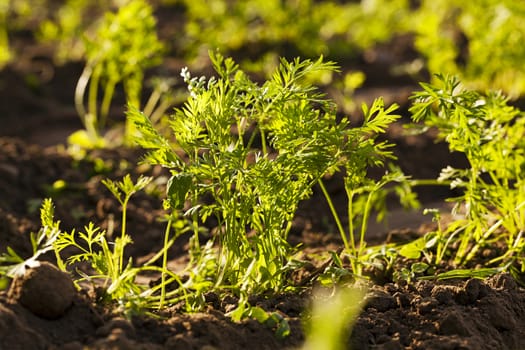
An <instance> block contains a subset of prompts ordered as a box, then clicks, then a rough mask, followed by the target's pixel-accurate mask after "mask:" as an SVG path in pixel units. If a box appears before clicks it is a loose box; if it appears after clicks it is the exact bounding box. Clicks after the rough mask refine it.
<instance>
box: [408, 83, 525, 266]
mask: <svg viewBox="0 0 525 350" xmlns="http://www.w3.org/2000/svg"><path fill="white" fill-rule="evenodd" d="M437 79H438V81H439V84H435V85H430V84H421V85H422V87H423V89H424V90H423V91H421V92H417V93H415V94H414V95H413V100H414V103H413V106H412V107H411V112H412V115H413V120H414V121H416V122H419V121H423V122H424V123H425V126H426V127H435V128H437V129H438V131H439V138H440V139H441V140H445V141H446V142H447V143H448V146H449V149H450V150H451V151H453V152H461V153H463V154H464V155H465V157H466V159H467V160H468V162H469V167H468V168H467V169H455V168H452V167H447V168H445V169H443V171H442V173H441V176H440V180H446V181H450V186H451V187H452V188H456V189H459V190H461V191H462V194H461V195H460V196H459V197H457V198H454V199H453V200H454V201H456V207H455V209H454V212H455V213H456V214H462V215H463V217H464V219H462V220H461V221H460V223H461V224H459V225H452V226H451V228H449V229H448V230H447V231H446V237H443V235H442V234H441V233H440V235H439V236H441V238H440V241H441V243H442V244H443V243H444V242H446V245H447V246H448V245H450V243H449V242H450V240H452V241H453V242H456V243H457V245H458V248H457V251H456V253H455V257H454V262H455V264H456V265H457V266H464V265H466V264H468V263H469V261H471V260H473V259H474V257H476V256H478V255H479V254H480V252H481V250H482V249H483V248H484V247H488V246H490V245H492V244H495V243H504V244H505V245H506V249H507V251H506V252H505V253H504V254H503V255H502V256H500V257H497V258H495V259H493V260H491V261H489V265H497V266H506V267H509V266H511V265H516V266H517V268H518V270H519V271H521V272H523V271H525V264H524V261H523V256H522V253H523V246H524V238H523V236H522V234H523V230H524V229H525V177H524V175H523V174H524V172H523V170H524V169H525V152H524V150H525V139H524V138H523V135H524V134H525V118H524V115H523V112H521V111H520V110H518V109H517V108H515V107H512V106H509V105H508V103H507V99H506V98H505V97H504V96H503V95H501V94H500V93H494V92H490V93H488V94H486V95H483V94H481V93H478V92H476V91H470V90H465V89H464V88H462V87H461V85H460V83H459V81H458V80H457V79H456V78H454V77H448V76H442V75H438V76H437ZM449 237H450V238H449ZM452 237H453V238H452ZM438 238H439V237H438ZM440 256H442V253H440Z"/></svg>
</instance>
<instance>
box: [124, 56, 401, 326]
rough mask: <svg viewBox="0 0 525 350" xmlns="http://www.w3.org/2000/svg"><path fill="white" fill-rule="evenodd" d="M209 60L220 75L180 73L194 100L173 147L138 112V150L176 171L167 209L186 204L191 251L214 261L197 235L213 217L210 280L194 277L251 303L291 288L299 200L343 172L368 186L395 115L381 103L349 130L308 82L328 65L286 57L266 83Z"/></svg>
mask: <svg viewBox="0 0 525 350" xmlns="http://www.w3.org/2000/svg"><path fill="white" fill-rule="evenodd" d="M211 60H212V62H213V64H214V67H215V69H216V71H217V73H218V78H210V79H206V78H204V77H202V78H192V77H191V76H190V74H189V72H188V71H187V70H183V72H182V76H183V77H184V79H185V81H186V82H187V83H188V89H189V91H190V97H189V99H188V101H187V102H186V103H185V105H184V106H183V107H182V108H180V109H177V110H176V112H175V115H174V116H172V117H171V119H170V121H169V124H170V126H171V129H172V131H173V134H174V135H173V136H174V139H175V140H176V143H173V142H170V141H169V140H168V139H166V138H164V137H162V136H161V135H160V134H159V133H158V132H157V131H156V130H155V129H154V127H153V125H152V123H151V121H150V120H149V119H148V118H147V117H146V116H145V115H144V114H142V113H140V112H139V111H138V110H137V109H136V108H133V107H132V106H130V110H129V113H128V118H129V119H130V121H132V122H133V123H134V124H135V125H136V128H137V130H138V131H139V134H138V135H137V137H136V141H137V143H138V144H139V145H141V146H142V147H144V148H146V149H149V150H150V152H149V154H148V155H147V157H146V159H147V161H149V162H152V163H155V164H161V165H163V166H165V167H168V168H170V169H171V172H172V177H171V180H170V182H169V184H168V189H167V197H168V200H167V203H168V206H169V208H170V209H171V210H179V209H181V208H183V207H184V206H185V205H186V207H185V208H186V215H187V216H189V217H191V218H192V219H193V220H194V222H195V224H194V228H195V236H194V238H193V241H192V242H193V249H194V250H195V251H197V252H201V253H202V254H204V255H203V256H208V257H209V256H210V254H209V250H207V249H204V250H203V249H202V248H201V245H200V242H199V237H198V235H197V232H198V231H197V228H198V227H199V226H200V225H201V223H202V222H204V221H206V220H207V219H208V218H210V217H214V218H215V220H216V221H217V222H218V228H217V230H216V233H215V236H214V240H215V243H217V250H216V253H215V254H214V259H213V262H212V263H210V260H209V259H204V260H205V261H206V265H205V267H196V270H198V271H201V272H203V273H204V272H205V273H207V275H206V276H200V278H197V279H198V280H201V281H202V280H206V281H208V285H207V288H208V289H213V288H215V289H220V290H225V289H227V290H232V291H234V292H235V293H236V294H238V295H240V296H241V300H247V296H248V295H249V294H251V293H260V292H266V291H279V290H283V289H284V288H285V287H286V286H288V281H287V277H286V276H287V271H288V270H289V266H290V265H289V262H290V246H289V244H288V243H287V241H286V239H287V235H288V232H289V230H290V228H291V223H292V219H293V216H294V213H295V211H296V209H297V206H298V204H299V202H300V201H301V200H303V199H306V198H308V196H309V195H310V194H311V191H312V187H313V186H314V185H315V184H316V183H318V182H319V181H320V180H321V178H322V177H323V176H324V175H326V174H331V173H333V172H335V171H337V170H338V169H339V168H340V167H342V166H346V168H347V171H348V174H349V175H348V176H349V177H352V179H354V181H356V183H357V182H360V181H361V182H362V178H363V177H364V176H365V174H366V167H367V166H368V165H369V164H373V163H379V162H380V159H381V158H382V157H384V156H387V155H388V154H389V152H388V151H387V150H386V144H376V143H375V142H374V136H373V133H374V132H375V131H381V130H383V129H384V127H386V125H387V124H388V123H390V122H391V121H392V120H394V119H396V118H397V116H394V115H390V114H389V113H390V111H391V109H388V110H387V111H385V110H384V108H383V105H382V102H381V101H376V102H375V103H374V107H373V109H372V111H371V112H370V113H369V118H368V119H367V121H366V122H365V124H366V125H365V126H364V127H362V128H350V125H349V121H348V119H346V118H343V119H342V120H340V121H339V122H338V121H337V120H336V116H335V107H334V105H333V104H332V103H331V102H330V101H327V100H325V99H324V98H323V96H322V95H321V94H319V93H317V92H316V91H315V88H314V87H312V86H311V85H309V84H308V83H307V80H306V78H307V77H308V76H309V75H310V74H313V73H316V72H319V71H324V70H329V71H331V70H335V66H334V64H333V63H330V62H328V63H324V62H323V61H322V59H319V60H317V61H310V60H306V61H300V60H298V59H296V60H294V61H291V62H289V61H286V60H282V61H281V65H280V67H279V68H278V69H277V70H276V71H275V72H274V74H273V75H272V78H271V79H270V80H268V81H266V82H265V83H264V84H262V85H258V84H256V83H254V82H253V81H251V80H250V79H249V78H248V77H247V76H246V75H245V74H244V73H243V72H242V71H241V70H239V67H238V66H237V65H236V64H235V63H234V62H233V61H232V60H231V59H225V58H224V57H222V56H221V55H219V54H213V53H212V54H211ZM210 199H212V200H211V201H210ZM205 252H206V253H205ZM195 261H201V260H200V259H195ZM210 264H211V265H210ZM210 266H211V267H212V268H210ZM241 304H242V303H241ZM244 306H245V305H244ZM244 306H243V305H240V308H239V309H238V310H237V313H236V314H235V315H237V316H238V315H239V314H243V313H244V310H243V307H244Z"/></svg>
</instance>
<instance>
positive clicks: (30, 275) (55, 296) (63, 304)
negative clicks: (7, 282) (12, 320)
mask: <svg viewBox="0 0 525 350" xmlns="http://www.w3.org/2000/svg"><path fill="white" fill-rule="evenodd" d="M76 293H77V291H76V288H75V286H74V284H73V281H72V279H71V277H70V276H69V275H68V274H67V273H65V272H62V271H60V270H59V269H58V268H56V267H55V266H54V265H52V264H50V263H48V262H41V263H39V264H38V265H37V266H34V267H30V268H28V269H27V270H26V272H25V273H24V274H23V275H21V276H17V277H15V278H14V279H13V282H12V283H11V287H10V289H9V292H8V298H9V301H10V302H11V303H17V302H18V303H20V304H21V305H22V306H24V307H25V308H26V309H28V310H29V311H31V312H32V313H33V314H35V315H37V316H39V317H42V318H46V319H57V318H59V317H61V316H63V315H64V313H65V312H66V310H67V309H68V308H69V307H70V306H71V305H72V303H73V299H74V297H75V294H76Z"/></svg>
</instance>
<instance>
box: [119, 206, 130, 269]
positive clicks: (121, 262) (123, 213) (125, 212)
mask: <svg viewBox="0 0 525 350" xmlns="http://www.w3.org/2000/svg"><path fill="white" fill-rule="evenodd" d="M128 201H129V196H126V197H125V198H124V200H123V201H122V203H121V204H122V230H121V232H120V237H121V239H122V240H124V236H125V235H126V220H127V211H128V210H127V207H128ZM123 260H124V252H122V254H121V256H120V257H119V270H118V273H119V275H120V273H121V272H122V265H123Z"/></svg>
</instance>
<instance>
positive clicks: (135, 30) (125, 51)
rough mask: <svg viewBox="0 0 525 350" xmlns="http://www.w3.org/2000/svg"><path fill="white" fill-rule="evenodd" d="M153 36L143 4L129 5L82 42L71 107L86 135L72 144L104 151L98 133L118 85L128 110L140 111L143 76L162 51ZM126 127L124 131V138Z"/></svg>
mask: <svg viewBox="0 0 525 350" xmlns="http://www.w3.org/2000/svg"><path fill="white" fill-rule="evenodd" d="M155 30H156V21H155V18H154V17H153V14H152V8H151V6H150V5H149V4H148V3H147V2H146V1H144V0H132V1H129V2H127V4H125V5H123V6H121V7H120V8H119V10H118V12H117V13H109V12H108V13H106V16H105V17H104V20H103V21H102V23H101V24H100V26H99V27H98V29H97V30H96V32H95V34H94V35H93V36H92V37H88V38H87V40H86V57H87V63H86V66H85V68H84V71H83V72H82V75H81V76H80V78H79V80H78V83H77V87H76V90H75V106H76V108H77V112H78V114H79V115H80V118H81V119H82V122H83V123H84V127H85V130H84V131H81V132H77V133H76V134H73V135H72V136H71V142H73V143H80V144H84V145H91V146H103V145H104V142H103V139H102V138H101V131H102V130H103V128H104V127H105V126H106V119H107V116H108V114H109V108H110V105H111V101H112V99H113V95H114V93H115V88H116V87H117V85H118V84H120V83H122V84H123V86H124V91H125V94H126V99H127V101H128V103H129V104H131V105H133V106H135V107H138V106H139V105H140V94H141V91H142V81H143V78H144V70H145V69H147V68H149V67H151V66H152V65H154V64H156V63H157V62H158V59H159V54H160V52H161V50H162V45H161V43H160V42H159V40H158V38H157V34H156V32H155ZM100 90H102V91H100ZM86 95H87V107H86V106H85V104H84V99H85V97H86ZM99 95H102V101H101V102H100V106H99ZM130 127H131V126H130V125H129V124H127V125H126V130H125V137H126V135H127V134H129V133H130V132H131V131H130Z"/></svg>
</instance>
